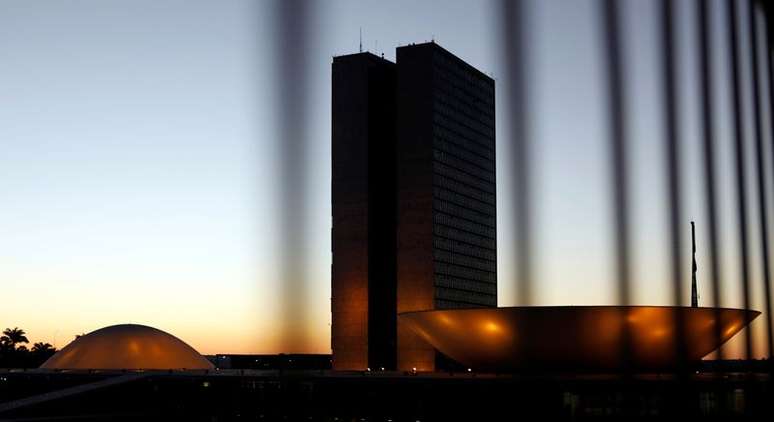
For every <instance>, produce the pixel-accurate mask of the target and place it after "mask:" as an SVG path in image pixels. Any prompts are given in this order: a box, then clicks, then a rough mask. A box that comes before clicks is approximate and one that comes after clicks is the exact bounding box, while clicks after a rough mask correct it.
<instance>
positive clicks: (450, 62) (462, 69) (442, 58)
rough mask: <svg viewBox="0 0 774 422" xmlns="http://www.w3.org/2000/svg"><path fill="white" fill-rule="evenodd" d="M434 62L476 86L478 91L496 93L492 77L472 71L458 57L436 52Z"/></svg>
mask: <svg viewBox="0 0 774 422" xmlns="http://www.w3.org/2000/svg"><path fill="white" fill-rule="evenodd" d="M433 62H434V64H435V65H436V66H435V68H436V69H439V70H443V71H448V72H450V73H452V74H454V75H455V76H456V77H457V79H459V80H461V81H464V82H465V83H466V84H468V85H469V86H471V87H475V90H476V91H482V92H485V93H488V94H489V95H490V96H491V95H494V84H493V83H492V81H491V80H490V79H488V78H485V77H483V76H481V75H479V74H478V73H475V72H472V71H470V69H468V68H467V66H466V65H465V64H464V63H460V61H458V60H457V59H452V58H451V57H447V56H446V55H445V54H434V55H433Z"/></svg>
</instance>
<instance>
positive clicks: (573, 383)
mask: <svg viewBox="0 0 774 422" xmlns="http://www.w3.org/2000/svg"><path fill="white" fill-rule="evenodd" d="M773 393H774V392H773V391H772V389H771V377H770V375H769V373H767V372H763V371H752V372H743V373H740V372H698V373H691V374H686V375H683V376H675V375H674V374H635V375H631V376H627V377H622V376H619V375H614V374H550V375H549V374H531V375H514V374H509V375H502V374H500V375H498V374H479V373H427V374H410V373H398V372H334V371H259V370H216V371H143V372H133V371H45V370H26V371H24V370H0V420H29V419H35V420H137V419H138V418H142V419H146V420H147V419H158V418H174V420H180V419H183V420H207V421H227V420H323V421H337V420H338V421H344V420H358V421H359V420H363V421H366V420H367V421H387V420H393V421H398V420H411V421H416V420H421V421H425V420H459V419H460V418H465V419H468V420H503V418H505V419H515V418H518V417H524V416H532V417H535V416H539V417H541V418H546V417H547V418H550V420H618V419H625V420H632V419H635V420H655V419H662V418H664V419H665V418H673V417H675V416H679V417H690V418H691V419H690V420H697V419H703V420H734V419H736V420H774V419H772V416H774V412H772V409H774V394H773Z"/></svg>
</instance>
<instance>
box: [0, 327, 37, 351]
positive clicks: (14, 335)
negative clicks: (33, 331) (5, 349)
mask: <svg viewBox="0 0 774 422" xmlns="http://www.w3.org/2000/svg"><path fill="white" fill-rule="evenodd" d="M25 334H27V333H25V332H24V330H22V329H21V328H19V327H14V328H13V329H10V328H6V329H5V330H3V336H2V337H0V343H3V344H8V345H10V346H11V349H16V345H17V344H20V343H29V342H30V341H29V340H28V339H27V336H25ZM25 349H26V347H25Z"/></svg>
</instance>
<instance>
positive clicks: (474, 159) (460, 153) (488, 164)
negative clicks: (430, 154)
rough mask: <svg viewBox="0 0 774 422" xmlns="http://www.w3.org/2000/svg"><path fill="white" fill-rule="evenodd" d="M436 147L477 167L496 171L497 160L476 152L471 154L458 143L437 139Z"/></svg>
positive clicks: (492, 171)
mask: <svg viewBox="0 0 774 422" xmlns="http://www.w3.org/2000/svg"><path fill="white" fill-rule="evenodd" d="M433 146H434V147H435V148H436V149H438V150H439V151H442V152H445V153H447V154H450V155H453V156H455V157H457V158H459V159H460V160H463V161H466V162H468V163H470V164H472V165H474V166H476V167H479V168H480V169H482V170H486V171H488V172H491V173H494V172H495V162H494V160H490V159H488V158H483V157H481V156H478V155H476V154H471V153H470V152H468V151H466V150H465V149H463V148H460V147H458V146H457V145H455V144H453V143H451V142H447V141H445V140H442V139H436V140H435V142H434V145H433Z"/></svg>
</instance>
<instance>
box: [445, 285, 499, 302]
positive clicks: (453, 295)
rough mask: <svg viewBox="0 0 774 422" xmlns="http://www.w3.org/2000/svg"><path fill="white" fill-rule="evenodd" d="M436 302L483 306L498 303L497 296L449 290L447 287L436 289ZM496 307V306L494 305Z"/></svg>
mask: <svg viewBox="0 0 774 422" xmlns="http://www.w3.org/2000/svg"><path fill="white" fill-rule="evenodd" d="M435 298H436V300H446V301H454V302H457V301H459V302H468V303H477V304H482V305H489V304H492V302H496V301H497V296H496V295H491V294H486V293H474V292H469V291H466V290H456V289H449V288H445V287H439V288H436V289H435ZM492 306H494V304H492Z"/></svg>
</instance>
